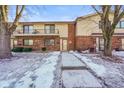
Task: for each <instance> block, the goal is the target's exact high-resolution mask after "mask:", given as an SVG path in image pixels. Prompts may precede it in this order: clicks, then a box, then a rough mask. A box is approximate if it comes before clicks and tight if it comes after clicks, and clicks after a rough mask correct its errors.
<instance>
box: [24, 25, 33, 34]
mask: <svg viewBox="0 0 124 93" xmlns="http://www.w3.org/2000/svg"><path fill="white" fill-rule="evenodd" d="M23 33H24V34H32V33H33V26H28V25H25V26H23Z"/></svg>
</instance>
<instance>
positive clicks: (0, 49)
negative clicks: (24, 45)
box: [0, 27, 12, 58]
mask: <svg viewBox="0 0 124 93" xmlns="http://www.w3.org/2000/svg"><path fill="white" fill-rule="evenodd" d="M6 30H7V29H6V28H5V27H1V31H0V58H10V57H11V56H12V54H11V44H10V43H11V42H10V38H11V34H10V33H8V31H6Z"/></svg>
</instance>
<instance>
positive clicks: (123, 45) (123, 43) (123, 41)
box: [122, 39, 124, 49]
mask: <svg viewBox="0 0 124 93" xmlns="http://www.w3.org/2000/svg"><path fill="white" fill-rule="evenodd" d="M122 49H124V39H122Z"/></svg>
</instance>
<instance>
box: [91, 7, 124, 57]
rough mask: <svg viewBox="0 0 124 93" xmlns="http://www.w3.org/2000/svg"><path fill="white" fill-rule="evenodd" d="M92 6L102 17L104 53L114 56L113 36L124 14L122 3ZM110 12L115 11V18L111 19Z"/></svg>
mask: <svg viewBox="0 0 124 93" xmlns="http://www.w3.org/2000/svg"><path fill="white" fill-rule="evenodd" d="M92 8H93V9H94V10H95V11H96V12H97V13H98V15H99V16H100V18H101V30H102V34H103V38H104V55H105V56H112V36H113V34H114V30H115V28H116V25H117V24H118V22H119V21H120V20H121V18H122V17H123V16H124V9H123V7H122V5H113V6H111V5H100V6H93V5H92ZM110 12H112V13H113V20H112V22H111V20H110Z"/></svg>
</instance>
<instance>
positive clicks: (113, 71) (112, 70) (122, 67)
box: [73, 51, 124, 87]
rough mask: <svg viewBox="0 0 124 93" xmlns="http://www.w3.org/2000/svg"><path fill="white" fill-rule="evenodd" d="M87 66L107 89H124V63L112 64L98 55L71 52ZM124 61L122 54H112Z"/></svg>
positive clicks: (121, 52)
mask: <svg viewBox="0 0 124 93" xmlns="http://www.w3.org/2000/svg"><path fill="white" fill-rule="evenodd" d="M73 54H74V55H75V56H77V57H78V58H80V59H81V60H82V61H83V62H84V63H86V64H87V66H88V67H89V68H90V69H92V70H93V71H94V72H95V73H96V74H97V76H98V77H101V78H102V80H103V81H104V83H105V84H106V85H107V87H124V62H122V63H114V62H112V61H110V60H105V59H102V57H101V56H100V55H99V54H97V55H96V54H80V53H77V52H73ZM113 54H114V55H117V56H118V57H120V58H123V59H124V56H123V54H124V52H123V51H120V52H113Z"/></svg>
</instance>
